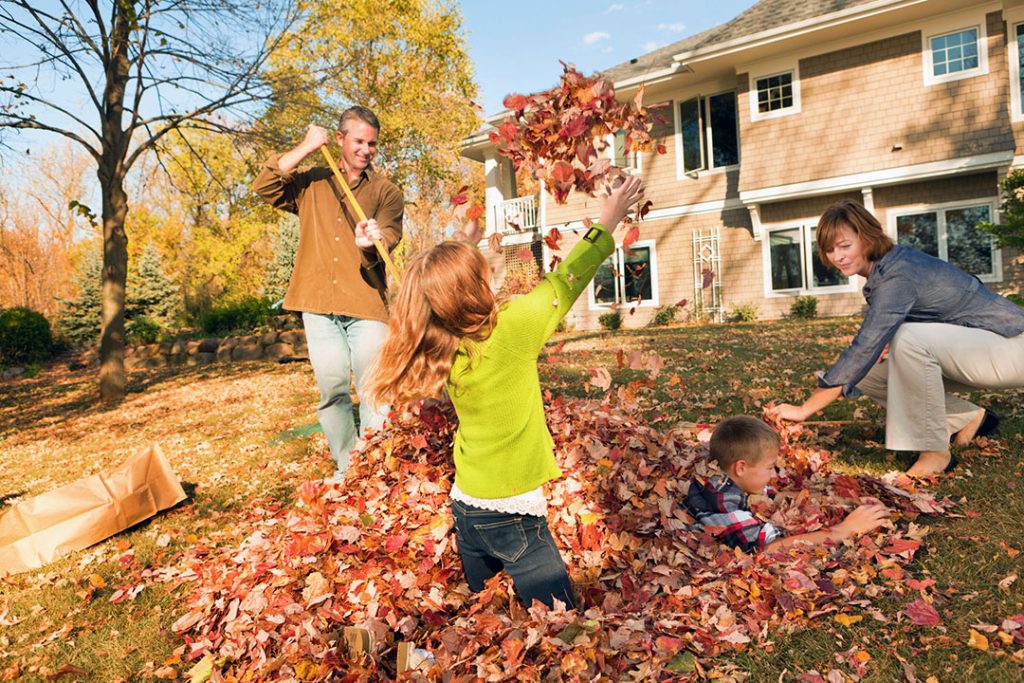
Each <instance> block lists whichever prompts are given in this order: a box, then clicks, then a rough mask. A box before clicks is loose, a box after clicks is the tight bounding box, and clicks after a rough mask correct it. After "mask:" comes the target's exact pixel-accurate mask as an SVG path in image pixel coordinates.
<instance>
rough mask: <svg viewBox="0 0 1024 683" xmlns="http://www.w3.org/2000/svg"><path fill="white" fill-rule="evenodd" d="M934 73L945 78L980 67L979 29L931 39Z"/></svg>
mask: <svg viewBox="0 0 1024 683" xmlns="http://www.w3.org/2000/svg"><path fill="white" fill-rule="evenodd" d="M931 50H932V73H933V74H934V75H936V76H943V75H945V74H947V73H950V74H953V73H957V72H958V71H966V70H968V69H975V68H977V67H978V29H976V28H971V29H967V30H966V31H958V32H956V33H951V34H949V35H946V36H937V37H935V38H932V39H931Z"/></svg>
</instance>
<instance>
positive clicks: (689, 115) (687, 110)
mask: <svg viewBox="0 0 1024 683" xmlns="http://www.w3.org/2000/svg"><path fill="white" fill-rule="evenodd" d="M699 105H700V101H699V99H698V98H696V97H695V98H693V99H692V100H686V101H685V102H683V103H682V104H680V105H679V130H680V132H681V133H682V136H683V171H697V170H700V169H702V168H704V164H703V161H702V158H703V156H704V155H703V154H702V153H701V143H700V140H701V135H702V134H703V133H702V131H701V128H703V126H701V121H700V106H699Z"/></svg>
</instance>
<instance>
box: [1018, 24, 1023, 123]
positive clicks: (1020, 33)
mask: <svg viewBox="0 0 1024 683" xmlns="http://www.w3.org/2000/svg"><path fill="white" fill-rule="evenodd" d="M1017 66H1018V67H1019V68H1018V69H1017V81H1018V83H1020V84H1021V88H1020V97H1021V111H1024V24H1017Z"/></svg>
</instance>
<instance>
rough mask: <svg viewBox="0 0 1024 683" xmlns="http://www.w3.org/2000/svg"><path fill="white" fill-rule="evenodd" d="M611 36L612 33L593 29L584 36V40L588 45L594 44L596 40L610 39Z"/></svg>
mask: <svg viewBox="0 0 1024 683" xmlns="http://www.w3.org/2000/svg"><path fill="white" fill-rule="evenodd" d="M611 37H612V36H611V34H609V33H605V32H604V31H593V32H592V33H588V34H587V35H585V36H583V42H584V43H586V44H587V45H593V44H594V43H596V42H599V41H602V40H608V39H609V38H611Z"/></svg>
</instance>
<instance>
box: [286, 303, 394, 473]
mask: <svg viewBox="0 0 1024 683" xmlns="http://www.w3.org/2000/svg"><path fill="white" fill-rule="evenodd" d="M302 325H303V327H305V328H306V345H307V346H308V348H309V362H310V363H311V364H312V365H313V374H314V375H315V376H316V383H317V386H318V387H319V388H320V405H319V407H318V409H317V417H318V418H319V420H320V426H321V427H322V428H323V430H324V436H326V437H327V444H328V445H329V446H330V448H331V457H332V458H334V462H335V463H336V464H337V472H336V474H335V476H337V477H340V475H341V474H343V473H344V472H345V470H346V469H348V459H349V456H348V454H349V451H351V450H352V449H353V448H355V446H356V436H357V433H356V426H355V420H354V419H353V417H352V397H351V396H350V395H349V386H350V381H351V374H350V373H355V382H356V391H357V393H359V394H360V401H359V426H360V430H361V431H366V430H367V429H369V428H373V429H380V427H381V425H382V424H384V418H386V417H387V414H388V407H387V406H380V407H379V408H372V407H371V406H370V404H369V402H368V401H367V400H366V399H365V397H363V396H362V395H361V393H362V386H363V383H364V381H365V380H366V376H367V374H368V372H369V369H370V367H371V366H372V365H373V361H374V360H376V358H377V354H378V353H379V352H380V349H381V347H382V346H384V339H385V337H386V336H387V331H388V326H387V325H386V324H385V323H382V322H380V321H378V320H363V319H361V318H350V317H349V316H346V315H320V314H318V313H303V314H302Z"/></svg>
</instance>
